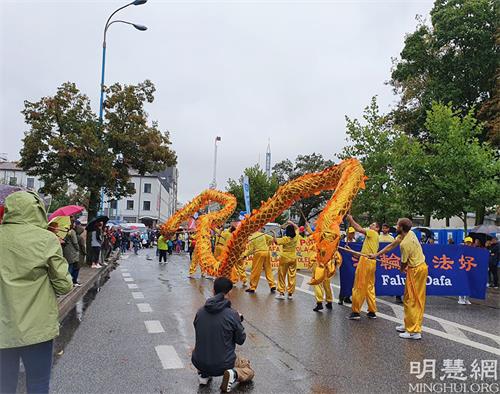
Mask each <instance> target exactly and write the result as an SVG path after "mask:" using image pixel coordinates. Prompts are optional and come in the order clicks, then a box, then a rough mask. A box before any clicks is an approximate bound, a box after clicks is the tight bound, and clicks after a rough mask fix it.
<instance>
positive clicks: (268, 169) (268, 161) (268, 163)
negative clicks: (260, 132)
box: [266, 138, 271, 178]
mask: <svg viewBox="0 0 500 394" xmlns="http://www.w3.org/2000/svg"><path fill="white" fill-rule="evenodd" d="M266 175H267V177H268V178H271V138H269V139H268V142H267V151H266Z"/></svg>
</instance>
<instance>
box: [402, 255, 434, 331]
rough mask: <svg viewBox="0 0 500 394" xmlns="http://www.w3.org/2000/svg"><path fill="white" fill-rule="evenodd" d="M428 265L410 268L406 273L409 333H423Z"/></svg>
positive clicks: (406, 317)
mask: <svg viewBox="0 0 500 394" xmlns="http://www.w3.org/2000/svg"><path fill="white" fill-rule="evenodd" d="M427 273H428V267H427V264H425V263H422V264H420V265H418V266H416V267H413V268H412V267H408V270H407V271H406V282H405V295H404V297H403V306H404V314H405V330H406V332H409V333H414V332H421V331H422V321H423V320H424V309H425V288H426V286H427Z"/></svg>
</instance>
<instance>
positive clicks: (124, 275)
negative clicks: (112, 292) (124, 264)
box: [122, 272, 132, 277]
mask: <svg viewBox="0 0 500 394" xmlns="http://www.w3.org/2000/svg"><path fill="white" fill-rule="evenodd" d="M122 276H123V277H127V276H132V275H131V274H130V272H122Z"/></svg>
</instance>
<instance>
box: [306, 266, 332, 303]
mask: <svg viewBox="0 0 500 394" xmlns="http://www.w3.org/2000/svg"><path fill="white" fill-rule="evenodd" d="M315 269H316V263H314V264H313V266H312V269H311V272H312V273H313V275H314V270H315ZM331 279H332V278H329V279H325V280H324V281H323V282H321V283H320V284H319V285H315V286H314V296H315V297H316V302H323V301H326V302H333V293H332V286H331Z"/></svg>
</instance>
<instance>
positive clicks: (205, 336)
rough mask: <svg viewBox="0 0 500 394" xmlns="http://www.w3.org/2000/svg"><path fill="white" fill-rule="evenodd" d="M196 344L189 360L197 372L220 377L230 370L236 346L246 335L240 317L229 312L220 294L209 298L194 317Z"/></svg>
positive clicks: (227, 303) (225, 300)
mask: <svg viewBox="0 0 500 394" xmlns="http://www.w3.org/2000/svg"><path fill="white" fill-rule="evenodd" d="M193 324H194V329H195V331H196V345H195V348H194V350H193V355H192V357H191V361H192V363H193V365H194V366H195V367H196V368H197V369H198V371H200V372H203V373H204V374H205V375H209V376H220V375H223V374H224V371H225V370H226V369H231V368H233V367H234V362H235V360H236V353H235V352H234V349H235V347H236V344H238V345H243V342H245V339H246V334H245V329H244V328H243V325H242V324H241V320H240V315H239V314H238V312H236V311H235V310H234V309H231V301H229V300H227V299H225V298H224V294H217V295H216V296H215V297H212V298H209V299H208V300H207V302H206V303H205V306H203V307H202V308H200V309H199V310H198V312H197V313H196V317H195V318H194V322H193Z"/></svg>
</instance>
